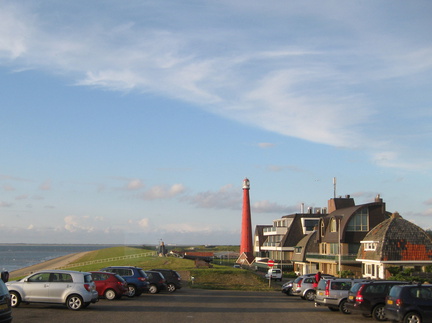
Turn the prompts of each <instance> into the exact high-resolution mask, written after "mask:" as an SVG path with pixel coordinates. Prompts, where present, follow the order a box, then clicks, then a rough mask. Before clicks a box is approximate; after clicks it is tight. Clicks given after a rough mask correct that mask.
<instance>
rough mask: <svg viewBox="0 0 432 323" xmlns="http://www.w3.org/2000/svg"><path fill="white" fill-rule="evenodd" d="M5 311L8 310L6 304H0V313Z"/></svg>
mask: <svg viewBox="0 0 432 323" xmlns="http://www.w3.org/2000/svg"><path fill="white" fill-rule="evenodd" d="M6 309H8V306H7V304H0V310H1V311H2V310H6Z"/></svg>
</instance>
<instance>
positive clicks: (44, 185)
mask: <svg viewBox="0 0 432 323" xmlns="http://www.w3.org/2000/svg"><path fill="white" fill-rule="evenodd" d="M39 189H40V190H42V191H49V190H50V189H51V181H49V180H48V181H45V182H43V183H42V184H41V185H40V186H39Z"/></svg>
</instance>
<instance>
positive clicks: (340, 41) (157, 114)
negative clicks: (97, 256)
mask: <svg viewBox="0 0 432 323" xmlns="http://www.w3.org/2000/svg"><path fill="white" fill-rule="evenodd" d="M431 13H432V3H431V2H430V1H410V2H406V1H391V2H390V1H379V0H378V1H266V2H262V1H242V0H239V1H220V0H219V1H143V0H139V1H138V0H136V1H134V0H130V1H118V0H117V1H115V0H108V1H82V0H76V1H73V2H72V1H54V0H39V1H38V0H31V1H30V0H28V1H26V0H22V1H12V0H0V112H1V118H0V137H1V138H2V139H1V140H0V150H1V162H0V192H1V193H0V218H1V224H0V236H1V239H0V242H2V243H3V242H14V243H15V242H28V243H125V244H141V243H158V241H159V240H160V239H163V240H164V241H165V243H169V244H171V243H172V244H184V243H190V244H198V243H203V244H239V242H240V236H239V235H240V227H241V205H242V188H241V187H242V181H243V179H244V178H245V177H248V178H249V179H250V181H251V190H250V199H251V204H252V222H253V226H255V225H257V224H271V223H272V220H273V219H276V218H279V217H281V216H283V215H286V214H290V213H293V212H299V211H300V205H301V203H304V205H305V207H309V206H312V207H324V206H326V205H327V200H328V199H329V198H331V197H333V183H332V179H333V177H336V178H337V195H347V194H349V195H351V196H352V197H354V198H355V201H356V203H357V204H360V203H368V202H371V201H373V199H374V197H375V196H376V195H377V194H381V197H382V198H383V199H384V201H385V202H386V203H387V209H388V211H390V212H394V211H398V212H399V213H400V214H401V215H402V216H403V217H404V218H406V219H408V220H410V221H412V222H414V223H416V224H417V225H419V226H421V227H422V228H424V229H428V228H432V191H431V184H430V183H431V180H432V178H431V177H432V176H431V169H432V151H431V143H432V142H431V139H432V127H431V119H432V109H431V108H432V107H431V102H432V91H431V84H432V80H431V79H432V77H431V75H432V73H431V72H432V35H431V33H430V30H432V20H431V19H430V17H431Z"/></svg>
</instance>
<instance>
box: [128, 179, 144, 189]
mask: <svg viewBox="0 0 432 323" xmlns="http://www.w3.org/2000/svg"><path fill="white" fill-rule="evenodd" d="M142 187H144V184H143V182H142V181H141V180H140V179H132V180H130V181H129V183H128V184H127V189H128V190H138V189H140V188H142Z"/></svg>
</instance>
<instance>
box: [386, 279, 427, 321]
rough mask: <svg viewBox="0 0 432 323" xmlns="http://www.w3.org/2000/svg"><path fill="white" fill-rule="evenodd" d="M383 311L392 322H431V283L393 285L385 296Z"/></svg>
mask: <svg viewBox="0 0 432 323" xmlns="http://www.w3.org/2000/svg"><path fill="white" fill-rule="evenodd" d="M385 312H386V317H387V318H388V319H390V320H392V321H393V322H409V323H411V322H415V323H427V322H432V285H399V286H394V287H393V288H392V289H391V290H390V293H389V295H388V296H387V299H386V305H385Z"/></svg>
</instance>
